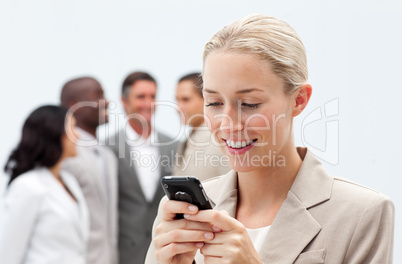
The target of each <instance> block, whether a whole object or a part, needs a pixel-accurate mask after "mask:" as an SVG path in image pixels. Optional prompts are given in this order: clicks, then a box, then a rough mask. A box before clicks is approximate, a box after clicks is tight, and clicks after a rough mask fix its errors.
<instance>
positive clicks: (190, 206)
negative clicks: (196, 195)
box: [188, 205, 198, 212]
mask: <svg viewBox="0 0 402 264" xmlns="http://www.w3.org/2000/svg"><path fill="white" fill-rule="evenodd" d="M197 209H198V207H197V206H195V205H189V206H188V210H190V211H192V212H195V211H197Z"/></svg>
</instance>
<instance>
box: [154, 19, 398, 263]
mask: <svg viewBox="0 0 402 264" xmlns="http://www.w3.org/2000/svg"><path fill="white" fill-rule="evenodd" d="M307 77H308V71H307V63H306V55H305V49H304V46H303V44H302V42H301V40H300V38H299V37H298V35H297V34H296V32H295V31H294V30H293V29H292V28H291V27H290V26H289V25H288V24H286V23H285V22H283V21H281V20H278V19H276V18H273V17H268V16H264V15H253V16H249V17H246V18H243V19H240V20H238V21H235V22H233V23H231V24H230V25H228V26H226V27H225V28H223V29H222V30H220V31H219V32H218V33H216V34H215V35H214V36H213V37H212V39H211V40H210V41H209V42H208V43H207V44H206V46H205V50H204V67H203V79H204V86H203V94H204V98H205V114H206V117H207V122H208V123H209V124H208V125H209V128H210V130H211V132H212V133H213V134H214V135H215V139H216V141H217V142H220V143H221V144H220V145H221V150H222V152H223V153H224V154H226V155H229V157H230V163H231V167H232V169H233V170H232V171H231V172H229V173H227V174H226V175H224V176H220V177H217V178H214V179H211V180H209V181H207V182H205V183H204V188H205V191H206V193H207V195H208V196H209V198H210V200H211V202H212V204H213V205H214V209H213V210H205V211H198V209H197V208H196V207H194V206H192V205H190V204H188V203H185V202H177V201H166V200H163V201H162V203H161V206H160V210H159V214H158V217H157V219H156V221H155V225H154V239H153V244H152V245H151V246H150V249H149V251H148V256H147V260H146V263H147V264H150V263H186V264H190V263H193V262H196V263H197V264H199V263H241V264H244V263H249V264H253V263H265V264H267V263H275V264H278V263H324V262H325V263H391V262H392V250H393V228H394V207H393V204H392V202H391V201H390V200H389V199H388V198H387V197H386V196H384V195H382V194H380V193H378V192H376V191H374V190H371V189H369V188H366V187H363V186H360V185H358V184H355V183H351V182H349V181H347V180H344V179H340V178H334V177H332V176H330V175H329V174H328V173H327V172H326V170H325V168H324V167H323V166H322V165H321V164H320V162H319V161H318V160H317V159H316V158H315V157H314V156H313V154H312V153H311V152H309V151H308V150H307V149H305V148H296V147H295V145H294V140H293V136H292V130H293V127H292V126H293V118H294V117H296V116H298V115H299V114H300V113H301V112H302V111H303V109H304V108H305V107H306V105H307V103H308V102H309V99H310V96H311V93H312V87H311V85H310V84H308V83H307ZM176 213H183V214H184V216H185V217H184V219H181V220H177V219H176V218H175V216H176Z"/></svg>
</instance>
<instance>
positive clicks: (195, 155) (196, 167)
mask: <svg viewBox="0 0 402 264" xmlns="http://www.w3.org/2000/svg"><path fill="white" fill-rule="evenodd" d="M201 87H202V77H201V73H200V72H195V73H190V74H187V75H185V76H183V77H181V78H180V80H179V82H178V84H177V88H176V100H177V105H178V106H179V111H182V113H183V116H184V119H182V123H183V125H188V126H190V127H191V129H192V131H191V133H190V134H189V135H188V137H187V138H186V140H185V141H184V142H183V143H181V144H180V146H179V149H178V151H177V154H178V155H177V157H178V158H177V160H176V163H175V167H174V169H173V175H189V176H196V177H197V178H198V179H200V180H206V179H209V178H213V177H215V176H219V175H223V174H226V173H227V172H228V171H229V170H230V166H229V157H227V156H226V157H225V156H223V155H222V152H221V151H220V150H219V147H218V146H217V143H216V142H215V143H214V142H213V141H212V140H211V138H212V137H211V132H209V129H208V127H207V126H206V123H205V120H204V97H203V95H202V88H201Z"/></svg>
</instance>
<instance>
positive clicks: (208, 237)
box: [204, 233, 214, 239]
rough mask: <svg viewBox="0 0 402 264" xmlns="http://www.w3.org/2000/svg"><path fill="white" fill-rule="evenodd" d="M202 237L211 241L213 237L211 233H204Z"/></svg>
mask: <svg viewBox="0 0 402 264" xmlns="http://www.w3.org/2000/svg"><path fill="white" fill-rule="evenodd" d="M204 237H205V238H206V239H212V238H213V237H214V234H212V233H205V234H204Z"/></svg>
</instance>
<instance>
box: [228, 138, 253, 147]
mask: <svg viewBox="0 0 402 264" xmlns="http://www.w3.org/2000/svg"><path fill="white" fill-rule="evenodd" d="M252 142H253V140H247V141H246V140H242V141H237V142H234V141H233V140H227V141H226V144H227V145H228V146H229V147H231V148H237V149H238V148H244V147H246V146H248V145H250V144H251V143H252Z"/></svg>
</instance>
